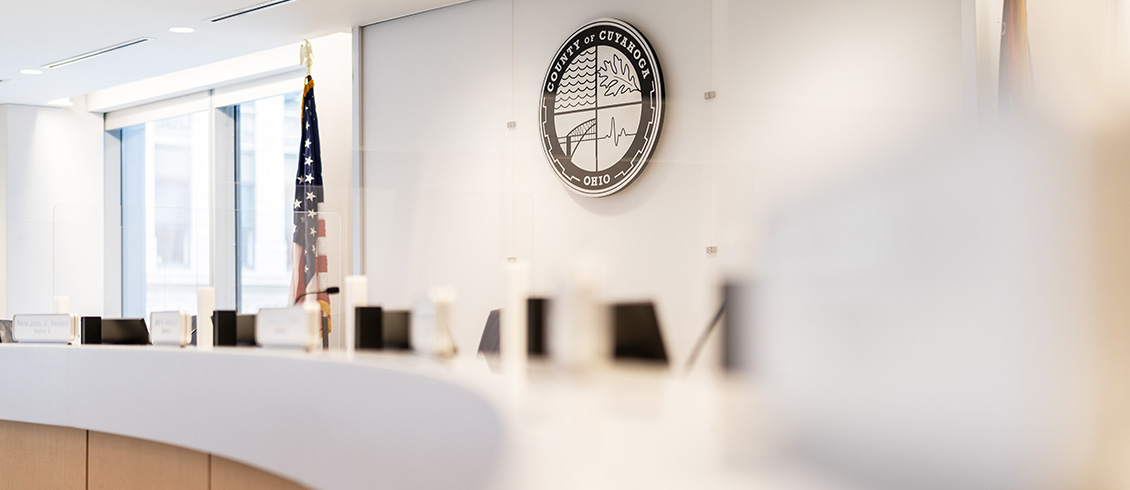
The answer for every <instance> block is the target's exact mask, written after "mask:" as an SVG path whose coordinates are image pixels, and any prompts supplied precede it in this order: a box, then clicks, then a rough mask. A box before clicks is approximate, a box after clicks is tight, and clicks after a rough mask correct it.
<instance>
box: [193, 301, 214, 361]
mask: <svg viewBox="0 0 1130 490" xmlns="http://www.w3.org/2000/svg"><path fill="white" fill-rule="evenodd" d="M215 310H216V288H213V287H202V288H197V289H196V348H197V349H198V350H212V343H213V341H212V313H213V312H215Z"/></svg>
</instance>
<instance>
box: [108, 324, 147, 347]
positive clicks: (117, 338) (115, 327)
mask: <svg viewBox="0 0 1130 490" xmlns="http://www.w3.org/2000/svg"><path fill="white" fill-rule="evenodd" d="M101 323H102V343H103V344H128V345H144V344H148V343H149V329H148V328H146V326H145V319H144V318H103V319H102V322H101Z"/></svg>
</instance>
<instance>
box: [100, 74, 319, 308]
mask: <svg viewBox="0 0 1130 490" xmlns="http://www.w3.org/2000/svg"><path fill="white" fill-rule="evenodd" d="M301 87H302V76H301V74H299V73H289V74H282V75H276V76H273V77H268V78H265V79H262V80H257V81H253V82H248V83H244V84H238V85H230V86H226V87H223V88H222V89H221V88H217V89H214V90H210V91H206V92H200V93H196V94H189V95H184V96H180V97H176V98H172V99H167V100H164V101H159V102H154V103H151V104H146V105H142V106H138V107H131V108H127V109H122V110H119V111H114V112H111V113H108V114H107V115H106V128H107V130H108V131H109V133H108V136H109V137H110V139H109V140H108V141H113V140H114V139H116V140H117V141H118V142H119V143H120V156H121V159H120V161H121V201H120V203H121V209H122V212H121V220H122V221H121V224H122V231H121V238H122V240H121V256H122V269H121V272H122V275H121V292H122V315H123V316H129V317H146V318H148V317H149V315H150V314H151V313H152V312H154V311H174V310H184V311H187V312H189V313H195V312H196V303H197V290H198V288H200V287H203V286H213V287H214V288H215V292H216V297H215V300H216V302H215V305H216V309H221V310H231V309H235V310H239V311H240V312H244V313H256V312H258V310H259V308H262V307H277V306H286V305H288V304H289V296H290V294H289V290H290V270H291V266H290V261H291V257H290V255H291V248H292V245H291V232H292V224H291V223H292V221H293V216H292V214H291V209H292V208H291V202H292V201H293V199H294V182H293V181H294V173H295V169H296V168H297V165H298V154H299V150H300V148H299V147H300V141H299V140H300V138H301V96H300V92H299V91H297V89H299V88H301ZM116 147H118V145H113V144H112V145H111V146H110V147H109V148H111V149H113V148H116ZM111 151H112V150H111ZM109 204H110V205H113V204H114V202H113V201H112V200H111V201H109ZM110 280H111V281H112V280H113V279H112V278H111V279H110Z"/></svg>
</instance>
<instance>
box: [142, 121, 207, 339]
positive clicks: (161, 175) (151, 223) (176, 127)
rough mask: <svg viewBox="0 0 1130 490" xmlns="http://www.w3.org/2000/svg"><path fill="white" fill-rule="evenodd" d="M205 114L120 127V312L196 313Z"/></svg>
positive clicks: (203, 264) (203, 279) (201, 271)
mask: <svg viewBox="0 0 1130 490" xmlns="http://www.w3.org/2000/svg"><path fill="white" fill-rule="evenodd" d="M208 143H209V139H208V119H207V112H197V113H193V114H186V115H183V116H177V117H171V118H168V119H162V120H160V121H153V122H149V123H145V124H139V125H136V126H130V127H127V128H124V129H123V130H122V204H123V209H122V222H123V231H122V269H123V270H122V313H123V315H124V316H127V317H141V316H144V317H146V318H148V316H149V313H150V312H153V311H169V310H184V311H188V312H195V311H196V287H197V285H200V284H209V283H210V282H211V280H210V277H209V275H210V272H209V271H210V267H209V263H210V261H211V256H210V251H209V248H210V247H209V246H208V243H209V230H210V216H209V213H207V212H198V211H195V210H198V209H203V208H207V206H208V201H209V188H208V177H209V176H208V173H209V159H208V146H209V145H208Z"/></svg>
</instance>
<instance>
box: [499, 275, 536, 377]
mask: <svg viewBox="0 0 1130 490" xmlns="http://www.w3.org/2000/svg"><path fill="white" fill-rule="evenodd" d="M506 272H507V283H506V303H505V306H504V307H503V308H502V315H501V316H502V318H501V319H500V320H501V322H500V324H499V336H500V338H499V356H500V358H501V361H502V372H503V373H505V374H506V375H507V376H518V377H522V375H524V374H525V371H526V355H527V343H528V342H527V340H526V336H527V328H528V326H527V321H528V319H527V316H526V300H527V299H528V298H529V296H530V292H529V291H530V286H529V283H530V268H529V266H528V265H526V264H525V263H522V262H513V263H509V264H507V265H506Z"/></svg>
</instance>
